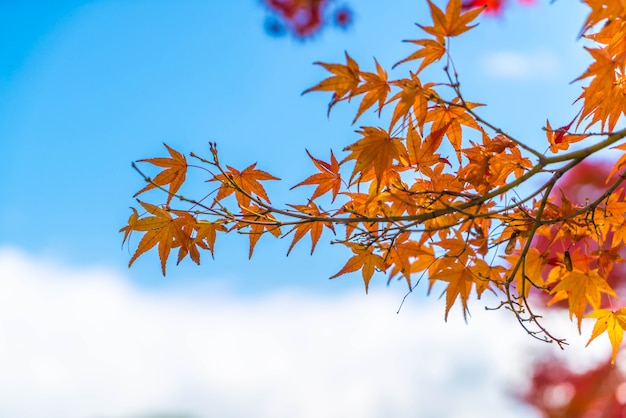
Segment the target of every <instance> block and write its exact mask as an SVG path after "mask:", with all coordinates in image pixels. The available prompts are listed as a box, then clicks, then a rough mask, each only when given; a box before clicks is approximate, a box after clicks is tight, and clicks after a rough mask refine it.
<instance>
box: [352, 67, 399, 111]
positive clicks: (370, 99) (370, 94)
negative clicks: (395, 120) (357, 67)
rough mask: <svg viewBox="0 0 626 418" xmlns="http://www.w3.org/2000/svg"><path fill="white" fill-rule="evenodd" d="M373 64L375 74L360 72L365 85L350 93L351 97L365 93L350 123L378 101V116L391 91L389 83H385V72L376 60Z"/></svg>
mask: <svg viewBox="0 0 626 418" xmlns="http://www.w3.org/2000/svg"><path fill="white" fill-rule="evenodd" d="M374 62H376V74H374V73H367V72H362V73H361V78H363V80H364V81H365V83H363V84H362V85H360V86H359V87H357V88H355V89H354V91H353V92H352V96H356V95H359V94H362V93H365V96H363V99H361V105H360V106H359V110H358V111H357V113H356V116H355V117H354V119H353V120H352V123H354V122H356V121H357V119H358V118H359V116H361V115H362V114H363V112H365V111H366V110H367V109H369V108H370V107H372V106H373V105H374V103H376V101H378V116H380V113H381V112H382V110H383V104H384V103H385V99H386V98H387V95H388V94H389V91H390V89H391V88H390V87H389V83H388V82H387V72H386V71H385V70H384V69H383V67H381V66H380V64H379V63H378V61H376V59H374Z"/></svg>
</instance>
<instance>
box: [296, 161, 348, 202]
mask: <svg viewBox="0 0 626 418" xmlns="http://www.w3.org/2000/svg"><path fill="white" fill-rule="evenodd" d="M306 153H307V155H308V156H309V158H310V159H311V160H312V161H313V164H315V167H317V169H318V170H319V171H320V173H316V174H313V175H311V176H309V177H308V178H307V179H306V180H304V181H302V182H300V183H298V184H296V185H295V186H293V187H292V188H291V189H295V188H296V187H299V186H306V185H314V184H317V187H316V188H315V191H314V192H313V196H311V199H310V200H315V199H316V198H318V197H320V196H322V195H324V194H326V193H328V192H329V191H332V195H333V198H332V200H331V202H334V201H335V198H336V197H337V194H338V193H339V189H340V187H341V174H340V173H339V166H340V164H339V163H338V162H337V159H336V158H335V155H334V154H333V151H332V150H331V151H330V163H327V162H325V161H322V160H318V159H317V158H315V157H313V156H312V155H311V153H310V152H309V151H308V150H306Z"/></svg>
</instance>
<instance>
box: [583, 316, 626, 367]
mask: <svg viewBox="0 0 626 418" xmlns="http://www.w3.org/2000/svg"><path fill="white" fill-rule="evenodd" d="M587 318H596V323H595V324H594V326H593V331H592V332H591V337H590V338H589V341H588V342H587V345H589V344H590V343H591V341H593V340H594V339H595V338H596V337H597V336H599V335H601V334H602V333H604V332H605V331H606V333H607V335H608V337H609V341H611V348H612V353H611V364H615V356H616V355H617V349H618V348H619V345H620V344H621V342H622V338H623V337H624V329H626V308H621V309H618V310H617V311H610V310H608V309H596V310H594V311H593V312H591V313H590V314H589V315H587Z"/></svg>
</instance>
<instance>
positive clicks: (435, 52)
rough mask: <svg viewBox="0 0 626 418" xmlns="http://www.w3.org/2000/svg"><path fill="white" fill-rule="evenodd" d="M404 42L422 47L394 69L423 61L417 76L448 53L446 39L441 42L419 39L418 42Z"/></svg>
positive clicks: (396, 64)
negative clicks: (403, 64)
mask: <svg viewBox="0 0 626 418" xmlns="http://www.w3.org/2000/svg"><path fill="white" fill-rule="evenodd" d="M404 42H411V43H413V44H415V45H420V46H421V48H419V49H418V50H417V51H415V52H414V53H412V54H411V55H409V56H408V57H406V58H405V59H403V60H400V61H398V62H396V63H395V64H394V65H393V67H392V68H395V67H396V66H398V65H400V64H402V63H404V62H408V61H413V60H417V59H423V61H422V63H421V64H420V66H419V68H418V69H417V72H416V74H418V73H419V72H420V71H422V70H423V69H424V68H426V67H427V66H429V65H430V64H432V63H434V62H437V61H439V60H440V59H441V57H443V55H444V54H445V53H446V42H445V40H444V39H441V40H439V39H438V40H433V39H417V40H405V41H404Z"/></svg>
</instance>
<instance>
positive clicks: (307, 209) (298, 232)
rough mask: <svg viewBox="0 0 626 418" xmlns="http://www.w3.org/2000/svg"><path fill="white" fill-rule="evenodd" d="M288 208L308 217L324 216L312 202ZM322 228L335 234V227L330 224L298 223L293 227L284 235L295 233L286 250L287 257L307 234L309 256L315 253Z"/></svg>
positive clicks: (317, 222)
mask: <svg viewBox="0 0 626 418" xmlns="http://www.w3.org/2000/svg"><path fill="white" fill-rule="evenodd" d="M289 206H291V207H292V208H294V209H296V210H297V211H298V212H301V213H304V214H307V215H309V216H316V217H319V218H321V217H322V216H324V215H323V214H322V213H321V212H320V209H319V208H318V207H317V205H316V204H315V203H314V202H312V201H309V204H308V205H289ZM324 227H326V228H328V229H330V230H331V231H333V233H335V227H334V226H333V224H332V223H331V222H319V221H310V222H307V221H302V222H301V223H298V224H297V225H295V226H294V227H293V228H292V229H291V230H290V231H289V232H287V234H286V235H289V234H290V233H291V232H292V231H295V233H294V236H293V241H291V245H290V246H289V249H288V250H287V255H289V253H290V252H291V249H292V248H293V247H294V245H296V243H297V242H298V241H300V239H301V238H302V237H304V236H305V235H306V234H308V233H310V234H311V254H313V252H314V251H315V246H316V245H317V242H318V241H319V239H320V237H321V236H322V230H323V229H324Z"/></svg>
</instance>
